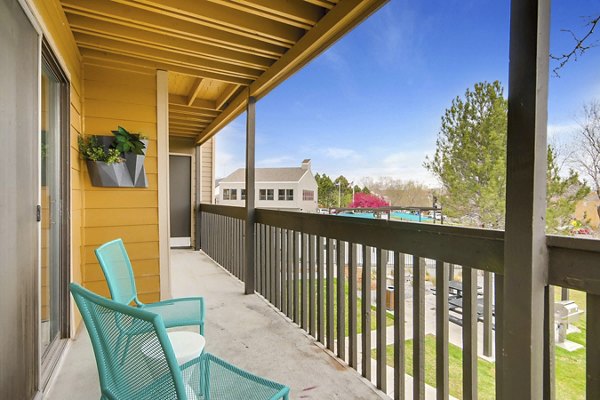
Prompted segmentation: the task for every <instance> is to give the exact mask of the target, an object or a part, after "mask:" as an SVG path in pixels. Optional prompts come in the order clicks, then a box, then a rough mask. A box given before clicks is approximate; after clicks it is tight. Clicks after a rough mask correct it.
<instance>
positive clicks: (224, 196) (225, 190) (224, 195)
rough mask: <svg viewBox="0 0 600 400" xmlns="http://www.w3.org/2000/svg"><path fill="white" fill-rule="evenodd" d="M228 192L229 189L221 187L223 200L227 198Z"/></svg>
mask: <svg viewBox="0 0 600 400" xmlns="http://www.w3.org/2000/svg"><path fill="white" fill-rule="evenodd" d="M230 192H231V190H230V189H223V200H229V197H230Z"/></svg>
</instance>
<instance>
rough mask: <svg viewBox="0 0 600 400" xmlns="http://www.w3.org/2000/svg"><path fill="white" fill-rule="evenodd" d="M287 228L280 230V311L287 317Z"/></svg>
mask: <svg viewBox="0 0 600 400" xmlns="http://www.w3.org/2000/svg"><path fill="white" fill-rule="evenodd" d="M287 237H288V230H287V229H282V230H281V312H283V313H284V314H285V315H287V316H288V317H289V315H290V314H289V309H288V287H289V283H288V279H289V278H288V274H287V272H288V268H287V265H288V262H287V243H288V239H287Z"/></svg>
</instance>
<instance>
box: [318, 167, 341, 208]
mask: <svg viewBox="0 0 600 400" xmlns="http://www.w3.org/2000/svg"><path fill="white" fill-rule="evenodd" d="M315 180H316V181H317V186H318V191H319V207H333V206H334V205H337V191H336V189H337V188H336V187H335V186H334V184H333V181H332V180H331V178H330V177H328V176H327V175H326V174H322V175H321V174H316V175H315ZM334 192H335V195H336V197H335V200H334Z"/></svg>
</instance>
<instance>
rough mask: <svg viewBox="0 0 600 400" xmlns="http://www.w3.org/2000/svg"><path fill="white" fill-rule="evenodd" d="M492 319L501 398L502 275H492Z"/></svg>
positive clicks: (497, 389) (498, 392)
mask: <svg viewBox="0 0 600 400" xmlns="http://www.w3.org/2000/svg"><path fill="white" fill-rule="evenodd" d="M494 321H495V324H494V325H495V326H494V328H495V332H494V333H495V335H494V342H495V343H494V345H495V353H496V398H497V399H503V398H504V397H503V393H504V390H503V387H502V383H503V379H502V370H503V365H502V364H503V363H504V361H503V356H502V354H503V347H502V343H503V340H504V339H503V337H502V336H503V332H504V325H503V321H504V276H502V275H499V274H495V275H494Z"/></svg>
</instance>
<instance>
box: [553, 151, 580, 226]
mask: <svg viewBox="0 0 600 400" xmlns="http://www.w3.org/2000/svg"><path fill="white" fill-rule="evenodd" d="M547 176H548V186H547V192H546V202H547V207H546V231H547V232H548V233H562V234H568V233H570V232H571V231H572V228H573V225H582V224H585V221H583V222H582V221H577V220H576V219H575V218H573V214H574V213H575V206H576V205H577V202H579V201H581V200H583V199H584V198H585V197H586V196H587V195H588V194H589V193H590V188H589V187H588V186H587V185H585V184H583V183H582V182H581V181H580V180H579V175H578V174H577V172H575V171H573V170H572V169H571V170H569V175H568V176H567V177H565V178H563V177H561V176H560V168H559V165H558V163H557V162H556V151H555V150H554V148H553V147H552V146H548V173H547Z"/></svg>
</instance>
